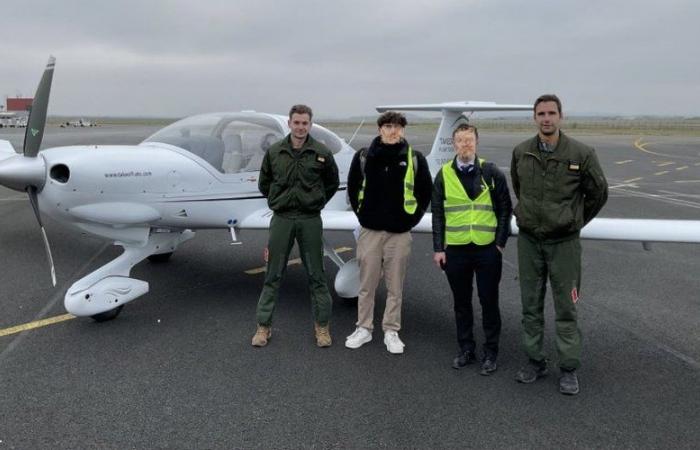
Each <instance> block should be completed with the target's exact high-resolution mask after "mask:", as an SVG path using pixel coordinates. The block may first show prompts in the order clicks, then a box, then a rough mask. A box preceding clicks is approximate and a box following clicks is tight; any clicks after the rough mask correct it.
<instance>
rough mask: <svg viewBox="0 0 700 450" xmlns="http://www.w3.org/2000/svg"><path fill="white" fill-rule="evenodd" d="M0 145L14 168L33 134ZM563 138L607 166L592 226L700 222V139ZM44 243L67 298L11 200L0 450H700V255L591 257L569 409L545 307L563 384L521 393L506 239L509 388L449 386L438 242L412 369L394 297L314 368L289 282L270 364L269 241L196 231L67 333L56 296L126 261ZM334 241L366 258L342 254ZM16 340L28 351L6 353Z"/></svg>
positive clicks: (611, 245)
mask: <svg viewBox="0 0 700 450" xmlns="http://www.w3.org/2000/svg"><path fill="white" fill-rule="evenodd" d="M331 128H332V127H331ZM0 131H1V132H0V139H10V140H11V141H12V142H13V144H14V145H15V148H17V149H19V148H21V141H22V136H23V133H24V131H23V130H6V129H3V130H0ZM155 131H156V128H154V127H145V126H144V127H127V126H103V127H98V128H90V129H59V128H49V129H47V131H46V135H45V138H44V144H45V145H44V147H49V146H57V145H72V144H88V143H97V144H117V143H124V144H130V143H138V142H140V141H141V140H142V139H144V138H145V137H147V136H148V135H150V134H151V133H153V132H155ZM533 133H534V130H533ZM572 135H573V136H575V137H579V138H580V139H581V140H582V141H584V142H586V143H588V144H590V145H593V146H594V147H595V148H596V151H597V154H598V157H599V159H600V160H601V164H602V166H603V168H604V170H605V172H606V175H607V178H608V182H609V184H610V186H611V190H610V199H609V201H608V204H607V205H606V206H605V208H604V209H603V211H602V212H601V214H600V217H618V218H633V217H634V218H663V219H694V220H697V219H698V217H699V216H700V138H697V137H667V136H646V137H643V138H640V137H639V136H599V135H580V136H579V135H577V134H576V133H572ZM342 137H349V136H344V135H343V136H342ZM371 137H372V136H369V135H360V136H358V137H357V138H356V141H355V142H354V143H353V145H354V146H355V147H357V148H359V147H361V146H363V145H367V143H368V142H369V140H370V139H371ZM527 137H529V135H528V134H522V133H501V132H498V133H496V132H488V131H484V132H482V133H481V136H480V150H479V154H480V155H481V156H482V157H484V158H486V159H488V160H490V161H495V162H496V163H497V164H498V165H499V166H500V167H502V168H503V169H504V170H507V168H508V166H509V164H510V156H511V151H512V148H513V146H514V145H515V144H516V143H518V142H520V141H521V140H523V139H525V138H527ZM407 138H408V139H409V141H410V142H412V143H413V145H414V148H416V149H418V150H421V151H424V152H426V153H427V152H428V151H429V149H430V145H431V142H432V139H433V136H432V135H428V134H423V135H421V134H412V133H411V130H410V126H409V128H408V129H407ZM46 228H47V232H48V235H49V239H50V241H51V245H52V250H53V255H54V259H55V263H56V268H57V275H58V286H57V287H56V288H53V287H52V286H51V283H50V277H49V272H48V269H47V264H46V261H45V255H44V249H43V244H42V240H41V237H40V233H39V230H38V227H37V226H36V221H35V219H34V217H33V213H32V211H31V207H30V205H29V202H28V201H27V200H26V196H25V195H24V194H21V193H18V192H14V191H10V190H7V189H2V188H0V261H2V266H0V267H1V269H0V417H2V419H1V420H0V450H2V449H28V448H31V449H37V448H54V449H55V448H115V449H117V448H119V449H123V448H183V449H185V448H187V449H190V448H542V447H546V448H564V447H568V448H698V447H699V446H700V426H699V425H700V387H699V386H700V294H698V292H699V290H700V277H699V276H698V274H699V273H700V260H699V258H698V249H699V247H698V246H697V245H684V244H656V245H653V246H652V251H645V250H644V249H643V248H642V245H641V244H637V243H623V242H602V241H585V242H584V243H583V249H584V255H583V285H582V289H581V293H580V295H581V298H580V300H579V324H580V327H581V331H582V333H583V337H584V356H583V366H582V368H581V369H580V370H579V378H580V382H581V393H580V394H579V395H578V396H575V397H567V396H563V395H561V394H560V393H559V392H558V385H557V377H558V373H557V370H556V367H557V365H556V352H555V350H554V339H553V337H554V336H553V333H554V323H553V317H554V315H553V311H552V308H551V298H550V297H549V296H548V299H547V313H546V314H547V319H548V320H547V324H546V326H547V336H546V345H547V349H548V351H549V356H550V359H551V363H550V369H552V371H551V374H550V375H549V376H548V377H546V378H544V379H542V380H538V381H537V382H536V383H534V384H532V385H522V384H518V383H516V382H515V381H514V376H515V373H516V372H517V370H518V368H519V366H520V365H521V364H523V363H524V362H525V361H526V358H525V356H524V354H523V352H522V351H521V349H520V319H521V313H520V299H519V288H518V280H517V259H516V248H515V247H516V245H515V240H514V239H511V240H510V241H509V244H508V246H507V248H506V252H505V255H504V270H503V279H502V282H501V313H502V318H503V332H502V336H501V344H500V347H501V351H500V354H499V368H498V371H497V372H496V373H495V374H493V375H492V376H489V377H484V376H480V375H479V373H478V367H477V366H473V367H467V368H465V369H462V370H454V369H453V368H452V367H451V361H452V358H453V357H454V355H455V353H456V350H457V345H456V338H455V327H454V314H453V311H452V299H451V295H450V293H449V287H448V284H447V280H446V279H445V276H444V275H443V274H442V273H441V272H440V271H439V270H438V269H436V268H435V267H434V266H433V264H432V242H431V237H430V236H429V235H425V234H424V235H418V234H416V235H414V247H413V252H412V256H411V263H410V268H409V272H408V276H407V280H406V283H405V298H404V306H403V318H402V326H403V328H402V330H401V332H400V335H401V338H402V339H403V341H404V342H405V344H406V351H405V353H404V354H403V355H391V354H389V353H388V352H387V351H386V348H385V347H384V345H383V343H382V334H381V331H380V328H381V325H380V320H381V315H382V311H383V305H384V291H383V290H380V292H379V294H378V298H377V309H376V314H375V322H376V324H375V326H376V329H375V332H374V340H373V341H372V342H371V343H369V344H367V345H365V346H363V347H362V348H360V349H357V350H349V349H346V348H345V347H344V345H343V343H344V340H345V336H347V335H349V334H350V333H351V332H352V331H353V330H354V322H355V320H356V304H355V303H353V302H351V301H346V300H342V299H339V298H334V305H333V308H334V309H333V319H332V324H331V334H332V336H333V339H334V344H333V346H332V347H330V348H326V349H320V348H317V347H316V346H315V342H314V339H313V322H312V318H311V307H310V302H309V299H308V292H307V289H306V279H305V274H304V273H303V269H302V268H301V266H300V265H298V264H294V265H291V266H290V267H289V270H288V272H287V276H286V278H285V280H284V282H283V285H282V289H281V298H280V301H279V303H278V306H277V309H276V311H275V321H274V325H273V336H272V340H271V342H270V344H269V345H268V346H267V347H266V348H262V349H258V348H253V347H251V345H250V338H251V337H252V335H253V332H254V330H255V307H256V302H257V298H258V295H259V292H260V289H261V286H262V280H263V274H262V273H261V272H260V271H259V270H258V271H256V270H254V269H259V268H260V267H261V266H263V265H264V263H263V260H262V250H263V248H264V246H265V242H266V233H265V232H257V231H255V232H253V231H248V232H243V233H241V236H240V237H241V240H242V241H243V245H239V246H231V245H229V242H230V237H229V235H228V233H227V232H225V231H198V232H197V237H196V238H195V239H193V240H191V241H189V242H187V243H186V244H184V245H183V246H182V247H181V248H180V249H178V251H177V252H176V253H175V254H174V255H173V257H172V259H171V260H170V262H168V263H164V264H154V263H149V262H143V263H141V264H139V265H138V266H136V267H135V268H134V270H133V271H132V276H133V277H135V278H138V279H142V280H146V281H148V282H149V283H150V289H151V290H150V292H149V293H148V294H146V295H145V296H143V297H142V298H139V299H137V300H135V301H134V302H132V303H130V304H128V305H126V306H125V308H124V310H123V311H122V313H121V315H120V316H119V317H118V318H117V319H115V320H113V321H109V322H105V323H96V322H94V321H92V320H91V319H80V318H78V319H76V318H72V317H70V316H65V314H66V313H65V310H64V309H63V305H62V303H63V302H62V300H63V296H64V295H65V291H66V289H67V288H68V287H69V286H70V285H71V284H72V283H73V282H74V281H76V280H77V279H78V278H80V277H81V276H83V275H85V274H87V273H89V272H90V271H92V270H94V269H96V268H97V267H99V266H101V265H103V264H105V263H106V262H108V261H109V260H111V259H113V258H114V257H116V255H118V253H119V249H118V248H117V247H113V246H111V245H109V244H108V243H105V242H103V241H100V240H98V239H96V238H93V237H90V236H86V235H81V234H80V233H79V232H77V231H75V230H72V229H70V228H68V227H66V226H63V225H61V224H59V223H57V222H55V221H52V220H50V219H47V220H46ZM327 237H328V238H329V240H330V241H331V242H332V243H333V245H334V246H335V247H349V248H353V249H354V239H353V237H352V236H351V234H350V233H340V232H333V233H327ZM352 255H353V252H352V251H348V252H345V253H342V254H341V256H342V257H343V258H345V259H348V258H350V257H351V256H352ZM293 257H294V255H293ZM326 269H327V276H328V280H329V283H330V284H331V285H332V282H333V277H334V276H335V273H336V268H335V266H334V265H333V264H332V263H330V261H328V262H327V264H326ZM246 271H250V272H251V273H246ZM474 305H475V312H476V324H477V325H476V331H477V334H476V336H477V340H478V342H482V341H483V335H482V333H481V328H480V325H479V324H480V314H479V307H478V300H477V299H474ZM42 319H50V320H53V321H55V323H51V324H43V323H37V321H39V320H42ZM26 324H32V325H26ZM40 325H43V326H40ZM18 326H23V328H22V329H23V330H24V331H21V332H12V331H13V330H14V331H17V328H15V327H18ZM31 326H36V328H29V327H31ZM3 332H4V333H7V334H4V335H3ZM10 332H12V333H10Z"/></svg>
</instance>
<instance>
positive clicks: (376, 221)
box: [345, 111, 432, 354]
mask: <svg viewBox="0 0 700 450" xmlns="http://www.w3.org/2000/svg"><path fill="white" fill-rule="evenodd" d="M406 123H407V122H406V118H405V117H404V116H403V114H400V113H397V112H393V111H388V112H386V113H384V114H382V115H381V116H379V119H378V120H377V126H378V127H379V136H377V137H376V138H375V139H374V140H373V141H372V143H371V144H370V146H369V148H368V149H362V150H360V151H358V152H357V153H356V154H355V157H354V158H353V161H352V164H351V165H350V171H349V173H348V196H349V198H350V204H351V205H352V208H353V210H354V211H355V214H356V215H357V218H358V219H359V222H360V225H361V228H360V234H359V239H358V241H357V259H358V262H359V265H360V293H359V297H358V305H357V306H358V308H357V309H358V311H357V328H356V330H355V332H354V333H352V334H351V335H350V336H348V338H347V340H346V341H345V346H346V347H348V348H359V347H360V346H362V345H363V344H366V343H367V342H369V341H371V340H372V330H373V328H374V325H373V320H374V294H375V291H376V289H377V285H378V284H379V281H380V278H381V275H382V272H383V273H384V280H385V283H386V288H387V299H386V307H385V309H384V318H383V320H382V329H383V331H384V344H385V345H386V347H387V350H388V351H389V352H390V353H394V354H398V353H403V349H404V344H403V342H402V341H401V339H400V338H399V335H398V331H399V330H400V328H401V303H402V299H403V281H404V277H405V275H406V267H407V264H408V258H409V256H410V254H411V241H412V239H411V233H410V230H411V228H413V227H414V226H415V225H416V224H417V223H418V222H420V219H421V218H422V217H423V213H424V212H425V209H426V208H427V207H428V204H429V203H430V194H431V189H432V182H431V179H430V169H429V168H428V163H427V161H426V160H425V157H423V155H422V154H421V153H420V152H417V151H415V150H413V149H412V148H411V146H410V145H409V144H408V143H407V142H406V140H405V139H404V137H403V135H404V128H405V127H406Z"/></svg>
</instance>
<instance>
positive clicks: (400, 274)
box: [356, 227, 413, 331]
mask: <svg viewBox="0 0 700 450" xmlns="http://www.w3.org/2000/svg"><path fill="white" fill-rule="evenodd" d="M412 241H413V238H412V237H411V233H410V232H408V231H407V232H405V233H389V232H388V231H376V230H370V229H367V228H364V227H363V228H361V229H360V237H359V239H358V241H357V261H358V263H359V265H360V294H359V296H358V299H357V324H356V325H357V326H358V327H363V328H367V329H368V330H370V331H371V330H373V329H374V324H373V321H374V295H375V292H376V290H377V286H378V285H379V281H380V279H381V278H382V272H383V273H384V283H385V284H386V290H387V297H386V307H385V308H384V318H383V320H382V329H383V330H384V331H389V330H393V331H399V329H400V328H401V303H402V296H403V281H404V278H405V276H406V268H407V266H408V258H409V256H410V255H411V242H412Z"/></svg>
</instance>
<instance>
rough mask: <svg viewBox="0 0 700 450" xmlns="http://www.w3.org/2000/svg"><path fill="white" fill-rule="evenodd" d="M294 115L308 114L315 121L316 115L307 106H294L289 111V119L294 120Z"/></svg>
mask: <svg viewBox="0 0 700 450" xmlns="http://www.w3.org/2000/svg"><path fill="white" fill-rule="evenodd" d="M292 114H308V115H309V119H313V117H314V113H313V111H311V108H309V107H308V106H306V105H294V106H292V108H291V109H290V110H289V118H290V119H291V118H292Z"/></svg>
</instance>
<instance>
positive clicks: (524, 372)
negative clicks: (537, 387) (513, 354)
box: [515, 361, 549, 384]
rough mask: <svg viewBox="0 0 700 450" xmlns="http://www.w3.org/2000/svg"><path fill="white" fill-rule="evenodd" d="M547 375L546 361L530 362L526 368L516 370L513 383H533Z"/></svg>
mask: <svg viewBox="0 0 700 450" xmlns="http://www.w3.org/2000/svg"><path fill="white" fill-rule="evenodd" d="M548 373H549V371H548V370H547V362H546V361H542V362H535V361H530V362H529V363H528V364H527V365H526V366H523V367H521V368H520V370H518V373H517V374H515V381H517V382H518V383H525V384H529V383H534V382H535V381H537V379H538V378H542V377H544V376H547V374H548Z"/></svg>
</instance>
